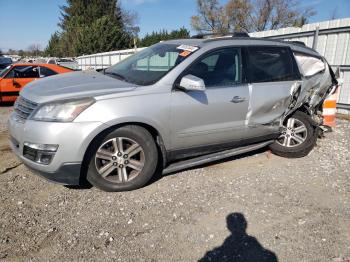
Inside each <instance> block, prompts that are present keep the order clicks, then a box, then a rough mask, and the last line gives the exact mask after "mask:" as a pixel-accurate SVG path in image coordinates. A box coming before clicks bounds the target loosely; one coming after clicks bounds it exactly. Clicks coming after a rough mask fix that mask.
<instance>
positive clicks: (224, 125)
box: [171, 47, 249, 153]
mask: <svg viewBox="0 0 350 262" xmlns="http://www.w3.org/2000/svg"><path fill="white" fill-rule="evenodd" d="M188 74H191V75H194V76H196V77H199V78H201V79H203V80H204V83H205V86H206V90H205V91H188V92H186V91H181V90H174V91H173V93H172V104H171V107H172V108H171V130H172V134H171V144H172V150H174V151H181V150H185V151H186V149H196V148H197V149H198V150H200V148H202V149H203V150H204V148H206V147H208V148H210V147H218V146H219V147H220V145H224V144H234V143H237V142H238V141H239V140H240V139H241V138H242V132H244V125H245V119H246V115H247V111H248V103H249V92H248V85H247V84H242V81H241V79H242V72H241V52H240V49H239V48H235V47H232V48H231V47H230V48H223V49H220V50H216V51H212V52H210V53H208V54H207V55H205V56H204V57H202V58H199V60H198V61H196V62H195V63H194V64H192V65H191V66H190V67H189V68H188V69H186V71H185V72H184V74H183V75H188ZM203 153H204V152H203Z"/></svg>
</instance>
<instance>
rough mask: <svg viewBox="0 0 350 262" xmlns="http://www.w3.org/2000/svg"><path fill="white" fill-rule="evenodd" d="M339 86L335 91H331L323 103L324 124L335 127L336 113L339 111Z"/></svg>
mask: <svg viewBox="0 0 350 262" xmlns="http://www.w3.org/2000/svg"><path fill="white" fill-rule="evenodd" d="M338 89H339V87H337V88H336V89H335V91H334V92H333V93H331V94H330V95H329V96H328V97H327V98H326V100H325V101H324V103H323V113H322V115H323V125H324V126H329V127H335V114H336V112H337V99H338Z"/></svg>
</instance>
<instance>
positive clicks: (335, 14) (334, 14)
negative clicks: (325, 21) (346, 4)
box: [329, 6, 339, 20]
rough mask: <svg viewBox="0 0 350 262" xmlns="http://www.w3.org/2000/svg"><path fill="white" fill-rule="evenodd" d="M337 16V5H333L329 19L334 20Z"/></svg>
mask: <svg viewBox="0 0 350 262" xmlns="http://www.w3.org/2000/svg"><path fill="white" fill-rule="evenodd" d="M338 18H339V12H338V6H336V7H334V8H333V10H332V11H331V12H330V13H329V20H335V19H338Z"/></svg>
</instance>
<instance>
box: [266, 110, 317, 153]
mask: <svg viewBox="0 0 350 262" xmlns="http://www.w3.org/2000/svg"><path fill="white" fill-rule="evenodd" d="M316 140H317V132H316V128H315V127H314V126H313V125H312V119H311V118H310V116H309V115H307V114H305V113H303V112H300V111H297V112H296V113H294V114H293V115H291V116H290V117H289V118H287V119H286V120H285V122H284V123H283V130H282V134H281V136H280V137H279V138H277V140H276V141H275V142H274V143H273V144H271V145H270V149H271V151H272V153H274V154H276V155H279V156H283V157H289V158H298V157H304V156H306V155H308V154H309V153H310V151H311V150H312V149H313V148H314V146H315V145H316Z"/></svg>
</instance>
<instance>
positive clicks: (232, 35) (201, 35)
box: [191, 32, 249, 39]
mask: <svg viewBox="0 0 350 262" xmlns="http://www.w3.org/2000/svg"><path fill="white" fill-rule="evenodd" d="M214 37H249V35H248V33H246V32H233V33H228V34H213V33H212V34H198V35H194V36H191V38H195V39H208V38H214Z"/></svg>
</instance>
